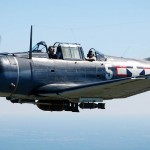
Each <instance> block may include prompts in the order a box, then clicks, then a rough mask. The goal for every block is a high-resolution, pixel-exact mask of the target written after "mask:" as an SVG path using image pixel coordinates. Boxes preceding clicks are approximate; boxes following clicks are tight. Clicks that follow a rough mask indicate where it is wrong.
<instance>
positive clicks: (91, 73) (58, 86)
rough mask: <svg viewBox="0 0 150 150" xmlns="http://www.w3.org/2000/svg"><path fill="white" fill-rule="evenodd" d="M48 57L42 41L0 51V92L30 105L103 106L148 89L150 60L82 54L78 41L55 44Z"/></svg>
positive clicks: (49, 108)
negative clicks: (19, 49)
mask: <svg viewBox="0 0 150 150" xmlns="http://www.w3.org/2000/svg"><path fill="white" fill-rule="evenodd" d="M53 47H54V48H55V53H56V54H55V55H57V53H58V48H59V51H60V50H61V52H62V57H61V58H49V55H48V48H47V45H46V43H45V42H43V41H42V42H39V43H37V44H36V45H35V46H34V47H33V48H32V27H31V36H30V50H29V51H28V52H20V53H1V54H0V83H1V86H0V96H1V97H6V99H7V100H10V101H11V102H12V103H21V104H22V103H30V104H35V105H37V107H38V108H39V109H41V110H44V111H63V110H64V111H72V112H79V107H80V108H82V109H92V108H100V109H105V103H103V101H104V100H111V99H117V98H126V97H129V96H132V95H136V94H139V93H142V92H146V91H149V90H150V79H149V75H150V62H149V61H148V60H135V59H126V58H119V57H113V56H107V55H103V54H101V53H99V52H98V51H96V50H95V49H93V48H92V49H91V51H93V53H94V55H95V57H96V60H95V61H89V60H87V59H86V58H85V56H84V52H83V49H82V47H81V45H80V44H76V43H60V42H56V43H55V44H54V45H53Z"/></svg>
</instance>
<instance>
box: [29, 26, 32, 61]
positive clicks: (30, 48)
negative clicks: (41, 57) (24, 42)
mask: <svg viewBox="0 0 150 150" xmlns="http://www.w3.org/2000/svg"><path fill="white" fill-rule="evenodd" d="M29 59H32V25H31V29H30V47H29Z"/></svg>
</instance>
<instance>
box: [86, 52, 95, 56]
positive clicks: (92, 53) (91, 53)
mask: <svg viewBox="0 0 150 150" xmlns="http://www.w3.org/2000/svg"><path fill="white" fill-rule="evenodd" d="M90 55H92V56H95V53H94V51H93V50H89V53H88V55H87V56H88V57H89V56H90Z"/></svg>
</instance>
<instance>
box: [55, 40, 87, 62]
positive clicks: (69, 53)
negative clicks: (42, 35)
mask: <svg viewBox="0 0 150 150" xmlns="http://www.w3.org/2000/svg"><path fill="white" fill-rule="evenodd" d="M53 47H54V48H55V49H56V55H57V54H58V53H59V52H60V51H61V52H62V59H68V60H83V59H85V58H84V53H83V49H82V47H81V45H80V44H77V43H59V42H56V43H55V44H54V45H53Z"/></svg>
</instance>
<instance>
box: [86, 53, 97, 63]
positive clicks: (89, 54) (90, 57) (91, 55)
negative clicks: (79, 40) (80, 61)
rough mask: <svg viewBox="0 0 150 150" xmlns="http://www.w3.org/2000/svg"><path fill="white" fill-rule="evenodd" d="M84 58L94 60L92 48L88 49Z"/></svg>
mask: <svg viewBox="0 0 150 150" xmlns="http://www.w3.org/2000/svg"><path fill="white" fill-rule="evenodd" d="M86 60H88V61H95V60H96V57H95V53H94V52H93V51H92V50H89V52H88V54H87V58H86Z"/></svg>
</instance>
